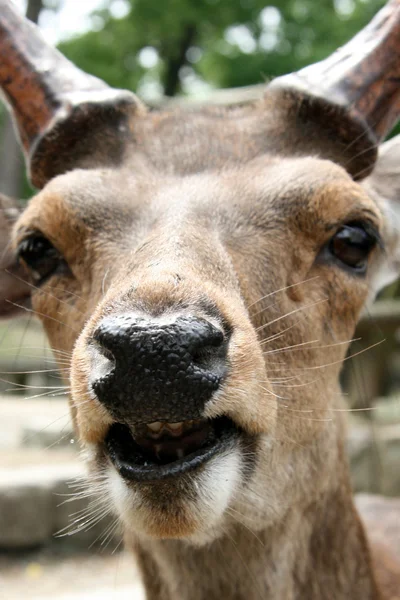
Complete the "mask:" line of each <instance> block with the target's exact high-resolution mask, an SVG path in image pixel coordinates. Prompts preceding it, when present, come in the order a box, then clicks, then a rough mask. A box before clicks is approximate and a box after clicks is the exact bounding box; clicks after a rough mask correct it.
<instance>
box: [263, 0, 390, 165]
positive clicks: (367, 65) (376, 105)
mask: <svg viewBox="0 0 400 600" xmlns="http://www.w3.org/2000/svg"><path fill="white" fill-rule="evenodd" d="M271 87H272V88H276V87H279V88H289V89H292V90H296V91H299V92H300V93H302V94H305V95H307V96H310V95H311V97H313V98H314V99H318V98H319V99H322V100H324V101H326V102H328V103H329V104H330V105H331V106H332V105H333V106H334V105H336V106H338V107H341V108H343V109H344V110H345V112H346V113H347V115H348V116H349V117H350V119H351V120H352V121H353V123H354V122H358V123H359V124H360V126H361V131H362V130H363V129H364V132H365V136H364V138H365V143H366V144H367V143H368V144H369V145H371V141H372V142H375V143H376V144H377V143H379V142H380V141H381V140H382V139H383V138H384V137H385V135H386V134H387V133H388V132H389V131H390V130H391V128H392V127H393V125H394V124H395V123H396V121H397V120H398V118H399V114H400V0H391V1H390V2H388V4H387V5H386V6H384V8H382V9H381V11H380V12H379V13H378V14H377V15H376V16H375V18H374V19H373V20H372V21H371V22H370V23H369V25H367V27H365V28H364V29H363V30H362V31H361V32H360V33H359V34H357V35H356V36H355V37H354V38H353V39H352V40H351V41H350V42H348V43H347V44H346V45H345V46H343V47H342V48H339V50H337V51H336V52H335V53H334V54H332V55H331V56H329V57H328V58H327V59H325V60H323V61H321V62H319V63H316V64H314V65H311V66H309V67H306V68H305V69H302V70H301V71H298V72H297V73H292V74H290V75H285V76H283V77H279V78H277V79H276V80H275V81H274V82H273V83H272V84H271ZM343 127H346V124H345V123H343ZM352 129H354V128H352ZM361 135H362V134H361ZM371 158H372V156H371ZM374 160H375V158H373V162H374Z"/></svg>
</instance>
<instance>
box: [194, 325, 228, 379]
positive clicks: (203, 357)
mask: <svg viewBox="0 0 400 600" xmlns="http://www.w3.org/2000/svg"><path fill="white" fill-rule="evenodd" d="M209 326H210V329H209V331H208V332H207V335H205V336H203V337H202V338H201V339H200V340H199V345H198V346H195V347H194V348H193V350H192V361H193V363H195V364H196V365H198V366H199V367H203V368H208V367H210V365H211V364H212V363H213V362H214V361H215V360H216V359H217V358H218V357H219V356H220V357H221V358H222V359H223V358H225V354H226V344H225V336H224V334H223V332H222V331H221V330H220V329H217V328H216V327H214V326H213V325H211V324H209Z"/></svg>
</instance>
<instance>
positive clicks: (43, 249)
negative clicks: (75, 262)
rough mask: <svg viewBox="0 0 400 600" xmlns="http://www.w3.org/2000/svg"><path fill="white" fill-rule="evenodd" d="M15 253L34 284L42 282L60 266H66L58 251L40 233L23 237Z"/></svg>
mask: <svg viewBox="0 0 400 600" xmlns="http://www.w3.org/2000/svg"><path fill="white" fill-rule="evenodd" d="M17 255H18V259H19V260H20V261H21V262H23V263H24V264H25V265H26V266H27V267H28V269H29V271H30V272H31V275H32V278H33V280H34V283H35V284H36V285H40V284H42V283H44V282H45V281H46V279H48V278H49V277H50V276H51V275H53V273H55V272H56V271H57V270H59V269H60V267H63V268H67V264H66V262H65V260H64V259H63V257H62V255H61V254H60V252H59V251H58V250H57V249H56V248H54V246H53V245H52V244H51V243H50V242H49V240H48V239H46V238H45V237H44V236H41V235H33V236H30V237H28V238H26V239H24V240H23V241H22V242H21V243H20V244H19V246H18V249H17Z"/></svg>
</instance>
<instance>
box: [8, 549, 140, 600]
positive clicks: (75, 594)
mask: <svg viewBox="0 0 400 600" xmlns="http://www.w3.org/2000/svg"><path fill="white" fill-rule="evenodd" d="M0 598H1V600H103V598H104V599H105V598H107V600H128V599H129V600H145V596H144V593H143V591H142V588H141V585H140V578H139V575H138V573H137V570H136V567H135V563H134V560H133V558H132V556H130V555H128V554H126V553H125V552H120V551H117V552H115V553H114V554H112V553H110V552H107V553H105V552H103V553H101V552H100V551H99V552H98V553H94V552H92V553H91V554H87V553H83V554H77V553H76V551H74V553H71V551H68V549H66V548H65V547H64V548H57V547H56V546H55V547H50V548H47V549H45V550H35V551H31V552H28V553H24V554H20V553H15V554H11V553H10V552H8V553H7V554H5V553H1V552H0Z"/></svg>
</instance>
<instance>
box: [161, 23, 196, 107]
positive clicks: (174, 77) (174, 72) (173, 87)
mask: <svg viewBox="0 0 400 600" xmlns="http://www.w3.org/2000/svg"><path fill="white" fill-rule="evenodd" d="M195 35H196V27H195V26H194V25H187V26H186V28H185V30H184V31H183V34H182V38H181V41H180V44H179V48H178V50H177V53H176V55H175V56H173V57H170V58H169V60H167V68H166V74H165V85H164V94H165V95H166V96H175V94H176V93H177V91H178V89H179V71H180V69H181V68H182V67H183V65H184V64H185V63H186V52H187V51H188V49H189V48H190V46H191V45H192V44H193V40H194V37H195Z"/></svg>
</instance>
